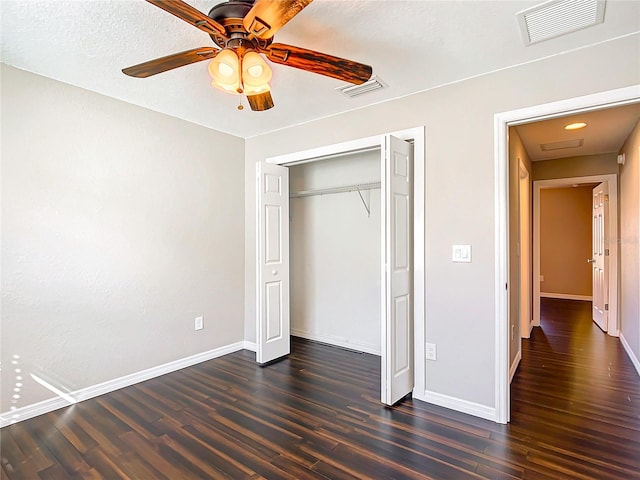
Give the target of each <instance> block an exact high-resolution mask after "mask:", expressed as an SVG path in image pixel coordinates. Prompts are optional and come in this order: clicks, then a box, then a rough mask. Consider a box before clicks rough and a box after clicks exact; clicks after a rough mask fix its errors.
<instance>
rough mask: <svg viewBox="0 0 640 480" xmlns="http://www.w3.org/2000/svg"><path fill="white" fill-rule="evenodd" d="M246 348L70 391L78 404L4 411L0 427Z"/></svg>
mask: <svg viewBox="0 0 640 480" xmlns="http://www.w3.org/2000/svg"><path fill="white" fill-rule="evenodd" d="M243 348H244V342H236V343H232V344H230V345H225V346H223V347H219V348H214V349H213V350H208V351H206V352H202V353H196V354H195V355H191V356H189V357H185V358H180V359H178V360H174V361H172V362H169V363H165V364H162V365H158V366H156V367H151V368H147V369H146V370H142V371H140V372H136V373H131V374H129V375H124V376H122V377H119V378H114V379H113V380H108V381H106V382H102V383H99V384H97V385H92V386H90V387H86V388H81V389H80V390H76V391H73V392H69V393H68V394H67V395H68V396H69V397H70V398H72V399H73V400H74V402H70V401H68V400H65V399H63V398H61V397H54V398H50V399H48V400H44V401H42V402H38V403H33V404H31V405H25V406H24V407H20V408H18V409H16V410H13V411H9V412H3V413H1V414H0V428H2V427H5V426H7V425H10V424H12V423H16V422H21V421H23V420H27V419H29V418H33V417H37V416H38V415H43V414H45V413H49V412H53V411H54V410H57V409H59V408H62V407H67V406H69V405H72V404H73V403H77V402H82V401H83V400H88V399H90V398H94V397H98V396H100V395H104V394H105V393H109V392H114V391H116V390H119V389H121V388H124V387H129V386H131V385H134V384H136V383H140V382H144V381H145V380H150V379H152V378H155V377H159V376H160V375H165V374H167V373H171V372H175V371H176V370H181V369H183V368H186V367H191V366H193V365H196V364H198V363H201V362H206V361H207V360H212V359H214V358H217V357H221V356H223V355H227V354H229V353H233V352H237V351H238V350H242V349H243Z"/></svg>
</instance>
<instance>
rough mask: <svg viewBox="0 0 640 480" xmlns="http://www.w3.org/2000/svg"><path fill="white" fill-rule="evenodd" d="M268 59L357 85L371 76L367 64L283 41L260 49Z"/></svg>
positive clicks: (370, 69)
mask: <svg viewBox="0 0 640 480" xmlns="http://www.w3.org/2000/svg"><path fill="white" fill-rule="evenodd" d="M261 52H262V53H264V54H265V55H266V56H267V58H268V59H269V60H271V61H272V62H275V63H280V64H282V65H288V66H290V67H295V68H300V69H301V70H307V71H308V72H313V73H318V74H320V75H326V76H327V77H333V78H337V79H338V80H344V81H345V82H349V83H353V84H356V85H359V84H361V83H364V82H366V81H367V80H369V79H370V78H371V74H372V73H373V69H372V68H371V67H370V66H369V65H364V64H362V63H358V62H354V61H353V60H347V59H344V58H340V57H334V56H333V55H327V54H326V53H320V52H314V51H313V50H308V49H306V48H300V47H294V46H293V45H285V44H283V43H273V44H271V45H270V46H269V47H267V48H264V49H261Z"/></svg>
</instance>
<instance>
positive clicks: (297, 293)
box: [289, 152, 381, 354]
mask: <svg viewBox="0 0 640 480" xmlns="http://www.w3.org/2000/svg"><path fill="white" fill-rule="evenodd" d="M380 175H381V167H380V152H367V153H361V154H358V155H349V156H345V157H342V158H335V159H330V160H322V161H317V162H311V163H306V164H303V165H299V166H295V167H291V168H290V169H289V185H290V190H291V193H294V192H297V191H301V190H314V189H320V188H329V187H339V186H344V185H350V184H354V183H369V182H376V181H380ZM362 196H363V198H364V199H365V200H366V201H367V203H368V204H369V206H370V211H371V216H368V215H367V211H366V209H365V208H364V205H363V203H362V201H361V200H360V196H359V195H358V192H348V193H340V194H331V195H318V196H311V197H301V198H292V199H291V201H290V217H291V224H290V227H291V228H290V242H289V244H290V249H291V256H290V259H291V267H290V268H291V332H292V334H294V335H299V336H302V337H305V338H311V339H315V340H319V341H323V342H327V343H331V344H335V345H339V346H343V347H347V348H353V349H355V350H362V351H366V352H369V353H376V354H379V353H380V296H381V293H380V189H376V190H367V191H363V192H362Z"/></svg>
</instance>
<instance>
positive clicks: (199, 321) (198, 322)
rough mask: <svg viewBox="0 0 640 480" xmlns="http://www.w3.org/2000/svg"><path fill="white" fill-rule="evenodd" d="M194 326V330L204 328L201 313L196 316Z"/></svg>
mask: <svg viewBox="0 0 640 480" xmlns="http://www.w3.org/2000/svg"><path fill="white" fill-rule="evenodd" d="M195 327H196V330H202V329H203V328H204V317H203V316H202V315H200V316H199V317H196V321H195Z"/></svg>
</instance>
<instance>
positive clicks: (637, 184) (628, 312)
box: [620, 123, 640, 373]
mask: <svg viewBox="0 0 640 480" xmlns="http://www.w3.org/2000/svg"><path fill="white" fill-rule="evenodd" d="M620 153H624V154H625V164H624V165H623V166H621V167H620V277H621V282H620V284H621V292H620V319H621V329H620V331H621V338H622V339H623V342H626V345H625V347H627V348H628V349H629V350H630V352H629V353H630V354H631V357H632V358H633V359H634V364H635V366H636V369H637V370H638V373H640V303H639V302H640V243H639V241H638V239H639V237H640V194H639V193H638V192H639V191H640V123H638V124H637V125H636V127H635V128H634V130H633V132H631V135H629V138H628V139H627V140H626V142H625V144H624V145H623V147H622V149H621V150H620Z"/></svg>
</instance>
